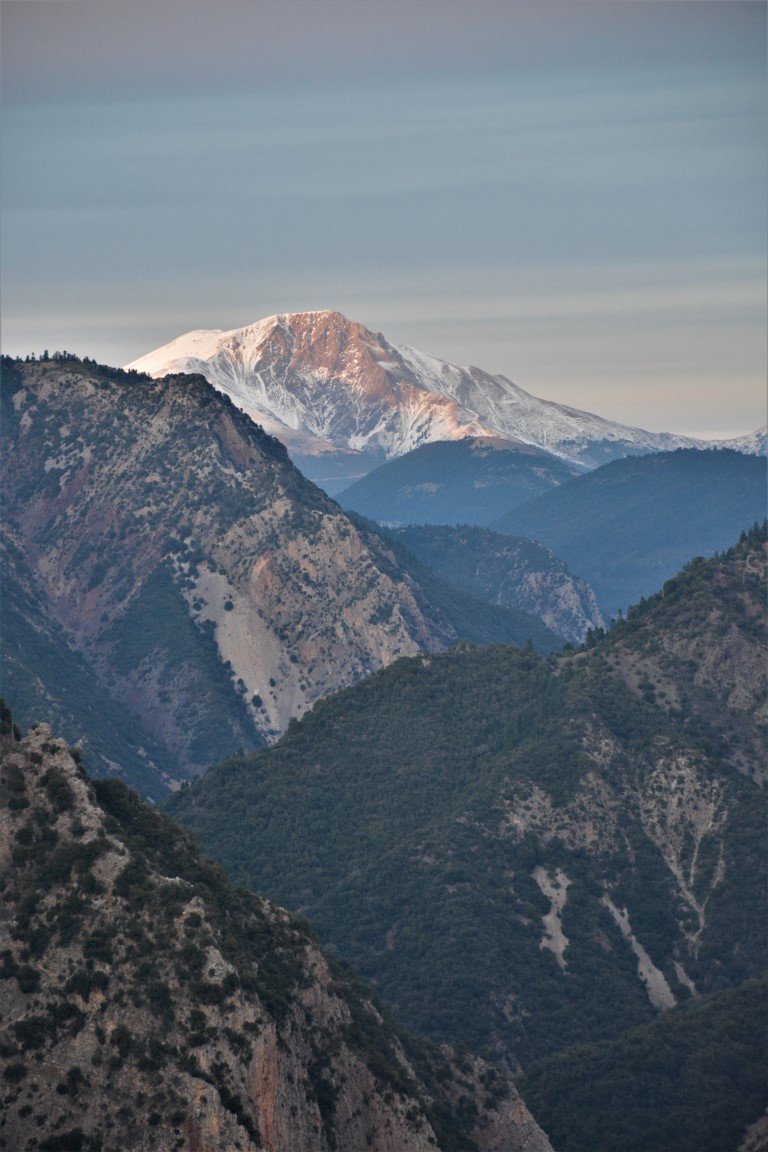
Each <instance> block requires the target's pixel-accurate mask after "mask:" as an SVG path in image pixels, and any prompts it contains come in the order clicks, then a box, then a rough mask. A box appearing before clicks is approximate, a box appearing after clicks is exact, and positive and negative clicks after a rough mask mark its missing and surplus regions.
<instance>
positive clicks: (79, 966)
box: [0, 703, 551, 1152]
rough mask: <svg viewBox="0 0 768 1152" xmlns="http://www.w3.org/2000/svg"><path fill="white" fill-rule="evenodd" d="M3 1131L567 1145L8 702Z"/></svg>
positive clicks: (11, 1134)
mask: <svg viewBox="0 0 768 1152" xmlns="http://www.w3.org/2000/svg"><path fill="white" fill-rule="evenodd" d="M0 877H1V880H2V884H3V902H2V909H1V910H0V925H1V926H2V932H3V937H2V938H3V951H2V954H1V955H0V1005H1V1006H2V1021H1V1022H0V1033H1V1034H2V1043H1V1044H0V1067H1V1068H2V1077H1V1078H0V1084H2V1088H0V1092H1V1093H2V1102H3V1124H2V1126H0V1145H2V1147H6V1148H9V1149H15V1148H20V1147H39V1148H41V1149H43V1150H46V1152H100V1150H101V1149H105V1150H106V1149H110V1148H113V1149H117V1148H119V1149H120V1152H142V1150H143V1152H146V1150H147V1149H152V1150H153V1152H172V1150H174V1149H178V1148H179V1147H184V1148H188V1149H190V1150H194V1152H232V1150H234V1149H240V1150H241V1152H256V1150H257V1149H264V1152H285V1149H288V1148H290V1149H292V1150H295V1152H360V1150H361V1149H362V1148H370V1149H372V1150H373V1152H430V1150H431V1149H434V1150H435V1152H439V1150H442V1152H459V1150H460V1152H465V1150H469V1149H473V1150H475V1152H493V1150H494V1149H496V1148H499V1147H504V1148H505V1149H509V1150H510V1152H551V1149H550V1145H549V1142H548V1141H547V1139H546V1137H545V1136H544V1134H543V1133H542V1132H541V1130H540V1129H539V1128H538V1126H537V1124H536V1123H535V1121H534V1120H533V1118H532V1117H531V1115H530V1113H529V1112H528V1110H527V1109H526V1107H525V1104H524V1103H523V1101H522V1100H521V1098H520V1097H519V1095H518V1093H517V1092H516V1090H515V1089H514V1087H513V1086H512V1085H511V1083H510V1082H509V1080H508V1078H506V1077H505V1076H503V1075H502V1074H500V1073H499V1072H498V1071H497V1070H496V1069H494V1068H492V1067H490V1066H489V1065H487V1064H485V1063H484V1062H482V1061H481V1060H479V1059H477V1058H475V1057H467V1058H460V1057H457V1056H456V1054H455V1053H452V1052H449V1051H448V1050H446V1049H443V1050H438V1049H437V1048H436V1047H435V1046H433V1045H425V1044H423V1043H422V1042H420V1041H411V1040H410V1039H408V1038H406V1037H401V1036H400V1035H399V1034H398V1033H397V1032H396V1031H395V1030H394V1029H393V1027H392V1026H391V1025H390V1024H389V1023H388V1022H387V1021H385V1020H384V1018H383V1016H382V1015H381V1013H380V1012H379V1011H378V1009H377V1008H376V1006H375V1004H374V1003H372V1002H371V1000H370V999H369V993H368V990H367V989H366V988H365V986H363V985H362V984H361V983H360V982H359V981H356V980H355V979H354V978H353V977H352V976H351V975H350V974H349V973H346V972H344V971H343V970H342V969H341V967H340V966H339V965H334V964H333V963H332V962H330V961H328V960H327V959H326V957H325V956H324V955H323V954H322V953H321V952H320V950H319V948H318V945H317V942H316V940H315V938H314V936H313V935H312V933H311V930H310V929H309V927H308V926H307V925H306V924H303V923H301V922H299V921H297V920H295V919H294V918H292V917H289V916H288V915H287V913H286V912H285V911H284V910H283V909H281V908H279V907H277V906H275V905H273V904H271V903H270V902H269V901H266V900H263V899H261V898H260V897H258V896H256V895H252V894H250V893H246V892H243V891H242V890H241V891H236V890H235V889H234V888H232V886H231V885H230V884H229V883H228V882H227V880H226V878H225V876H224V874H223V872H222V871H221V869H220V868H219V867H218V866H216V865H213V864H211V863H210V862H209V861H206V860H204V859H203V858H202V857H201V854H200V851H199V849H198V847H197V845H196V844H195V843H194V842H193V841H192V840H191V838H190V837H189V836H188V835H187V834H186V833H184V832H183V831H182V830H181V829H180V828H179V827H178V826H174V825H173V823H172V822H171V821H170V820H168V819H167V817H164V816H162V815H160V814H158V813H155V812H153V811H151V810H150V809H149V808H148V807H147V806H146V805H145V804H143V803H142V802H141V801H140V800H139V798H138V796H137V795H136V794H135V793H133V792H131V791H130V790H129V789H128V788H126V787H125V786H124V785H123V784H122V783H121V782H120V781H115V780H108V781H104V780H102V781H98V782H94V781H91V780H89V779H88V777H87V776H86V774H85V773H84V772H83V771H82V769H81V768H80V767H79V764H78V755H77V751H76V750H73V749H69V748H68V747H67V745H66V742H65V741H63V740H61V739H60V738H58V737H55V736H53V734H52V732H51V729H50V728H49V727H48V726H47V725H41V726H40V727H38V728H36V729H33V730H32V731H31V732H29V733H28V734H27V735H26V736H25V737H23V738H20V734H19V733H18V731H16V730H15V727H14V725H13V722H12V720H11V717H10V714H9V713H8V711H7V709H6V708H5V707H4V706H3V705H2V704H1V703H0Z"/></svg>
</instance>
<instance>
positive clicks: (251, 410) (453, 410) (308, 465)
mask: <svg viewBox="0 0 768 1152" xmlns="http://www.w3.org/2000/svg"><path fill="white" fill-rule="evenodd" d="M128 367H129V368H135V369H137V370H139V371H141V372H146V373H148V374H149V375H151V376H155V377H160V376H165V375H167V374H172V373H178V372H199V373H201V374H202V375H204V376H205V377H206V379H208V380H209V381H210V383H211V384H213V385H214V386H215V387H216V388H218V389H219V390H220V391H221V392H224V393H226V394H227V395H228V396H229V397H230V398H231V399H232V400H233V401H234V403H235V404H236V405H237V406H238V407H239V408H242V409H243V410H244V411H245V412H247V413H248V415H249V416H251V417H252V418H253V419H254V420H256V421H257V423H259V424H262V425H263V426H264V427H265V428H266V429H267V431H269V432H271V433H272V434H273V435H276V436H277V437H278V438H279V439H281V440H282V441H283V442H284V443H285V444H286V445H287V446H288V448H289V449H290V450H291V452H292V454H293V456H294V459H297V462H300V465H303V467H304V470H305V471H306V472H307V474H309V475H310V476H311V477H312V478H314V479H321V477H320V476H318V475H317V467H318V464H317V458H318V457H326V458H327V457H328V456H333V455H334V454H336V456H338V454H339V453H340V452H341V453H345V452H350V451H351V452H354V453H357V454H361V455H360V456H359V457H358V459H357V461H356V462H355V461H348V462H347V463H348V466H349V468H350V470H351V471H352V472H354V471H355V470H357V473H358V474H361V473H365V472H366V471H370V469H371V467H372V466H373V465H374V464H375V463H380V462H381V461H382V459H384V458H386V459H391V458H392V457H394V456H401V455H403V454H404V453H406V452H410V451H411V450H412V449H414V448H417V447H419V446H420V445H422V444H426V443H430V442H431V441H435V440H460V439H464V438H466V437H485V436H493V437H502V438H504V439H506V440H512V441H517V442H523V443H525V444H529V445H533V446H535V447H538V448H543V449H544V450H546V451H547V452H551V453H553V454H554V455H556V456H560V457H562V458H563V459H565V460H568V461H569V462H572V463H577V464H581V465H582V466H584V467H586V468H592V467H596V466H597V465H599V464H603V463H605V462H606V461H608V460H612V459H615V458H616V457H620V456H626V455H631V454H635V453H644V452H659V451H665V450H667V451H668V450H672V449H675V448H684V447H703V446H704V444H703V443H702V442H699V441H697V440H694V439H692V438H691V437H686V436H677V435H672V434H670V433H663V432H646V431H644V430H643V429H639V428H630V427H626V426H624V425H622V424H617V423H614V422H612V421H609V420H604V419H602V417H600V416H595V415H592V414H591V413H589V412H582V411H579V410H578V409H575V408H567V407H565V406H563V405H561V404H555V403H553V402H551V401H549V400H541V399H539V398H538V397H536V396H532V395H531V394H530V393H529V392H526V391H524V389H522V388H520V387H519V386H518V385H516V384H513V383H512V381H511V380H508V379H507V378H506V376H501V375H492V374H490V373H488V372H484V371H483V370H482V369H480V368H474V367H466V368H461V367H457V366H456V365H454V364H449V363H448V362H447V361H444V360H439V359H436V358H435V357H433V356H429V355H427V354H426V353H424V352H420V351H418V350H417V349H415V348H409V347H406V346H404V345H400V346H397V345H394V344H390V343H389V342H388V341H387V340H386V339H385V337H384V336H383V335H382V334H381V333H380V332H371V331H370V330H369V329H368V328H365V327H364V326H363V325H362V324H357V323H355V322H354V321H352V320H348V319H347V318H346V317H345V316H342V315H341V313H339V312H332V311H324V312H291V313H284V314H280V315H277V316H269V317H267V319H265V320H259V321H257V322H256V323H255V324H251V325H248V326H247V327H245V328H234V329H231V330H229V331H223V330H221V329H213V330H205V329H203V330H198V331H195V332H188V333H187V334H186V335H185V336H179V337H178V338H177V339H176V340H173V341H171V343H170V344H166V345H164V346H163V347H162V348H158V349H157V350H155V351H154V352H149V353H148V354H147V355H146V356H142V357H140V358H139V359H138V360H135V361H133V363H132V364H130V365H128ZM753 440H754V438H751V439H750V438H746V439H745V443H744V450H745V451H755V450H756V448H758V447H759V445H758V444H757V441H755V443H754V444H753V442H752V441H753ZM734 446H736V445H734ZM738 446H741V444H739V445H738ZM299 457H301V458H302V459H301V460H300V461H299V460H298V458H299ZM313 457H314V458H315V463H314V466H313V464H312V458H313ZM307 458H309V460H307ZM366 458H367V459H366ZM338 463H339V462H338V461H337V464H338ZM322 467H323V466H321V470H322ZM326 470H327V459H326Z"/></svg>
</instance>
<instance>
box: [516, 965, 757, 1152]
mask: <svg viewBox="0 0 768 1152" xmlns="http://www.w3.org/2000/svg"><path fill="white" fill-rule="evenodd" d="M766 1067H768V983H766V981H765V980H762V981H757V980H756V981H750V982H749V983H747V984H744V985H743V986H742V987H740V988H737V989H733V990H731V991H727V992H715V993H713V994H712V995H711V996H708V997H706V998H705V999H704V1000H700V1001H692V1002H690V1003H688V1004H682V1005H680V1006H679V1007H677V1008H673V1009H672V1011H670V1012H666V1013H664V1014H663V1015H662V1016H661V1017H659V1019H658V1020H654V1021H653V1022H652V1023H651V1024H645V1025H643V1026H642V1027H640V1028H635V1029H632V1030H631V1031H629V1032H627V1033H625V1034H624V1035H623V1036H621V1037H619V1039H618V1040H614V1041H612V1042H606V1043H602V1044H593V1045H580V1046H578V1047H576V1048H570V1049H568V1050H567V1051H565V1052H562V1053H560V1054H558V1055H557V1056H551V1057H549V1058H548V1059H547V1060H542V1061H540V1062H539V1063H538V1064H535V1065H533V1066H532V1067H531V1068H530V1069H529V1070H528V1072H527V1074H526V1076H525V1077H524V1078H523V1080H522V1081H521V1083H520V1088H521V1091H522V1092H523V1094H524V1095H525V1099H526V1101H527V1102H528V1104H529V1106H530V1107H531V1108H532V1110H533V1112H534V1114H535V1115H536V1117H537V1119H538V1120H539V1123H540V1124H542V1126H543V1127H544V1129H545V1130H546V1132H547V1134H548V1135H549V1137H550V1139H551V1140H552V1142H553V1144H554V1147H555V1148H556V1149H557V1152H616V1150H617V1149H619V1148H620V1149H621V1150H622V1152H732V1150H733V1149H735V1148H738V1147H739V1145H740V1144H741V1140H742V1138H743V1136H744V1132H745V1130H746V1128H747V1126H748V1125H749V1124H751V1123H752V1122H754V1120H755V1119H757V1117H758V1116H759V1115H760V1114H761V1112H762V1110H763V1108H764V1107H765V1100H766V1090H765V1069H766Z"/></svg>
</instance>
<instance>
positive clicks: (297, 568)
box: [3, 361, 455, 785]
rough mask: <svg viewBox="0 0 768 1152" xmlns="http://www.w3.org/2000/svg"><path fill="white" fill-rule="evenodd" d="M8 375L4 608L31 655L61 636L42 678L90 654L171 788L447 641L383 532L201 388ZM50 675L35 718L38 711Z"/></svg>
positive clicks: (133, 378) (64, 373)
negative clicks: (353, 517) (18, 623)
mask: <svg viewBox="0 0 768 1152" xmlns="http://www.w3.org/2000/svg"><path fill="white" fill-rule="evenodd" d="M3 377H4V378H3V390H4V411H5V425H6V460H5V467H4V495H5V508H4V512H5V517H6V525H7V527H6V540H5V543H6V548H7V552H6V556H7V563H8V566H9V568H11V569H12V570H13V572H14V573H15V574H16V575H15V577H14V579H15V583H14V588H16V587H17V585H18V588H19V589H20V590H19V591H18V594H14V596H13V597H12V598H11V599H12V603H10V604H9V605H8V607H7V612H8V613H9V614H11V615H13V614H14V613H15V614H16V615H20V616H21V617H23V618H24V620H25V622H26V627H27V636H26V639H25V640H24V642H23V644H22V647H24V648H25V649H27V650H28V649H29V648H30V646H31V645H32V642H33V640H34V637H35V636H38V635H39V629H38V627H37V623H36V620H37V618H38V617H39V618H43V617H44V618H45V619H46V620H48V621H50V622H51V627H52V628H53V627H55V628H58V629H59V631H60V636H59V637H58V639H57V640H56V644H58V649H57V651H58V652H59V654H58V655H55V654H54V653H53V649H52V647H51V645H52V644H53V641H52V640H51V637H50V636H47V638H46V641H45V642H46V644H47V645H48V648H47V649H46V651H47V652H48V656H47V658H46V659H47V663H48V665H49V666H51V667H49V669H48V670H49V671H50V670H51V668H53V667H58V666H59V665H60V663H61V659H62V657H61V655H60V650H62V649H64V648H68V649H70V650H71V651H73V652H74V653H76V654H77V655H78V656H79V657H80V658H81V659H82V660H84V661H85V663H86V665H87V666H88V669H89V670H90V672H89V674H90V675H91V676H92V677H95V679H96V681H97V682H98V684H99V686H100V690H101V691H102V692H106V693H107V694H108V695H109V696H110V697H111V699H112V700H113V702H114V703H115V706H116V707H117V708H119V709H121V710H122V711H123V713H127V714H129V715H133V716H134V717H135V724H136V726H137V728H138V729H140V730H143V733H144V737H143V743H142V739H141V738H140V739H137V744H138V745H139V752H138V754H137V755H138V756H139V758H140V757H142V756H143V757H144V760H145V762H146V763H148V764H149V763H150V762H151V764H152V765H154V768H155V770H156V774H157V775H164V777H165V779H166V782H168V783H171V785H172V784H173V775H174V774H176V773H180V774H181V776H182V777H183V776H187V775H190V774H194V773H195V772H196V771H199V770H200V769H201V768H203V767H204V766H205V765H207V764H208V763H210V762H211V761H212V760H214V759H216V758H218V757H219V756H220V755H221V754H222V751H227V750H228V751H234V750H235V749H236V748H237V747H238V746H240V747H245V748H248V747H250V748H253V747H256V746H258V745H259V744H262V743H264V742H265V740H266V741H270V740H272V739H274V738H275V737H276V736H277V735H279V734H280V732H282V731H283V730H284V729H285V727H286V726H287V724H288V721H289V720H290V718H291V717H293V716H299V715H301V713H302V712H303V711H304V710H305V709H306V708H307V707H308V706H309V705H310V704H312V703H313V702H314V701H316V700H318V699H319V698H321V697H323V696H325V695H327V694H328V693H329V692H331V691H334V690H336V689H338V688H340V687H343V686H345V685H347V684H351V683H353V682H354V681H356V680H358V679H360V678H361V677H363V676H365V675H367V674H368V673H370V672H371V671H374V670H375V669H377V668H380V667H382V666H384V665H386V664H388V663H389V662H390V661H391V660H393V659H395V658H396V657H398V656H401V655H412V654H415V653H416V652H418V651H420V650H422V649H431V648H436V647H440V646H442V645H444V644H446V643H450V642H451V641H452V640H453V639H455V634H454V633H453V632H452V630H451V628H450V626H447V625H446V624H445V622H444V621H442V620H438V619H437V618H436V616H435V615H434V614H433V615H431V614H430V612H429V609H428V608H426V607H425V604H424V598H423V597H422V596H420V595H419V591H418V589H417V587H416V586H415V584H414V581H413V580H412V579H411V578H410V577H409V576H408V574H407V573H406V572H404V571H403V570H402V569H401V568H400V567H399V566H398V564H397V562H396V561H395V559H394V557H393V556H392V554H391V553H390V552H388V550H387V548H386V547H385V546H384V545H383V544H382V543H381V541H380V540H379V539H378V537H376V536H374V535H371V534H366V533H365V532H363V531H361V530H360V529H358V528H356V527H355V526H354V525H353V524H352V523H351V522H350V520H349V519H348V518H347V517H346V516H345V515H344V514H343V513H342V511H341V510H340V509H339V508H338V506H337V505H335V504H334V503H333V502H332V501H330V500H329V499H328V498H327V497H326V496H325V495H324V494H323V493H321V492H320V491H319V489H317V488H315V487H314V486H313V485H312V484H310V483H309V482H307V481H306V480H304V478H303V477H302V476H301V475H300V474H299V473H298V472H297V471H296V469H295V468H294V467H293V466H292V465H291V464H290V461H289V460H288V458H287V455H286V453H285V450H284V449H283V447H282V446H281V445H280V444H279V443H278V442H277V441H275V440H273V439H272V438H271V437H269V436H267V435H265V434H264V433H263V432H262V431H261V429H259V428H257V427H256V426H255V425H254V424H253V423H252V422H251V421H250V420H249V419H248V418H247V417H245V416H244V415H243V414H242V413H240V412H238V411H237V410H236V409H235V408H234V407H233V406H232V404H231V403H230V402H229V401H228V400H227V399H226V398H225V397H222V396H220V395H219V394H218V393H216V392H215V391H214V390H213V389H212V388H211V387H210V386H209V385H208V384H207V383H206V382H205V381H204V380H202V379H201V378H199V377H198V378H191V377H188V376H185V377H179V378H177V379H165V380H164V381H162V382H156V381H153V380H150V379H149V378H147V377H139V376H137V375H136V374H133V375H130V374H126V373H122V372H120V371H118V370H114V369H100V368H97V367H96V366H95V365H92V364H90V363H79V362H75V363H68V362H64V363H39V364H24V365H22V364H17V363H14V362H10V361H9V362H7V364H6V365H5V371H4V374H3ZM22 568H23V574H22ZM39 643H42V640H39ZM38 656H39V654H38ZM44 664H45V660H43V659H40V658H38V659H37V661H36V666H35V668H34V669H32V670H31V671H30V672H29V675H30V676H31V677H33V678H34V677H37V678H42V682H43V689H42V690H41V692H40V693H38V698H39V699H40V701H41V705H42V707H41V714H40V715H39V716H33V717H30V719H37V718H39V719H46V718H47V715H48V712H47V706H46V696H47V695H48V696H50V692H46V690H45V686H46V683H47V682H46V668H45V667H44ZM73 675H74V673H73ZM69 680H70V687H71V683H72V678H71V677H70V678H69ZM93 691H95V688H93V689H91V688H87V687H81V688H80V689H79V694H80V697H81V700H80V706H81V707H82V706H83V704H84V701H83V699H82V698H83V697H86V698H88V697H90V695H92V692H93ZM117 726H118V725H117V721H116V722H115V727H117ZM84 735H86V733H84ZM93 735H94V734H93V733H92V738H93ZM158 745H159V746H160V748H161V750H162V749H165V754H166V763H165V764H164V763H163V762H162V755H161V756H160V757H158V755H157V754H156V751H155V749H156V746H158ZM110 757H111V759H112V760H117V759H119V756H118V755H117V754H116V752H115V751H112V752H107V753H105V754H103V755H102V762H101V764H100V765H99V767H100V768H101V769H106V770H111V771H114V770H115V768H116V764H114V763H112V764H110V763H109V762H105V759H106V761H109V759H110ZM158 759H159V760H160V763H159V764H158ZM124 763H125V762H124V761H123V765H124ZM173 765H175V766H176V767H175V768H174V767H173ZM133 779H136V776H135V775H134V777H133Z"/></svg>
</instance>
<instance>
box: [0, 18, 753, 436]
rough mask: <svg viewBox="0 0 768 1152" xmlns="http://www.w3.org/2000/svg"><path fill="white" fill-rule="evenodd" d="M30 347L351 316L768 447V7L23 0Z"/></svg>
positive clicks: (544, 386) (107, 355)
mask: <svg viewBox="0 0 768 1152" xmlns="http://www.w3.org/2000/svg"><path fill="white" fill-rule="evenodd" d="M2 32H3V75H4V99H3V111H4V123H3V138H2V141H3V186H2V188H3V191H2V206H3V236H2V239H3V246H2V255H3V266H4V271H3V281H2V304H3V347H4V349H5V350H6V351H8V352H11V353H17V352H21V353H24V352H27V351H31V350H40V349H41V348H43V347H46V346H47V347H49V348H51V349H53V348H57V347H59V348H61V347H67V348H69V349H71V350H74V351H77V352H80V353H81V354H88V355H92V356H96V357H98V358H100V359H102V360H105V361H107V362H109V363H124V362H126V361H128V360H130V359H132V358H134V357H135V356H138V355H140V354H141V353H143V352H146V351H149V350H150V349H151V348H153V347H155V346H157V345H158V344H161V343H164V342H165V341H167V340H169V339H172V338H173V337H174V336H177V335H179V334H180V333H181V332H184V331H187V330H189V329H191V328H197V327H234V326H238V325H241V324H246V323H248V322H250V321H252V320H255V319H257V318H259V317H261V316H264V315H268V314H270V313H273V312H276V311H299V310H303V309H313V308H324V307H331V308H338V309H340V310H341V311H343V312H345V313H346V314H347V315H349V316H351V317H353V318H354V319H357V320H361V321H362V322H363V323H366V324H368V325H369V326H371V327H373V328H375V329H379V330H381V331H383V332H384V333H385V335H387V336H388V337H389V338H390V339H391V340H393V341H395V342H403V343H411V344H414V345H416V346H417V347H421V348H423V349H425V350H426V351H428V352H432V353H434V354H436V355H439V356H442V357H444V358H446V359H450V360H454V361H456V362H459V363H475V364H479V365H480V366H482V367H484V368H487V369H489V370H491V371H499V372H504V373H505V374H507V375H508V376H510V377H511V378H512V379H514V380H515V381H516V382H517V383H519V384H521V385H522V386H523V387H526V388H529V389H530V390H531V391H533V392H536V393H538V394H539V395H543V396H547V397H549V398H552V399H556V400H560V401H562V402H565V403H569V404H572V405H575V406H578V407H585V408H589V409H592V410H594V411H598V412H600V413H601V414H603V415H606V416H610V417H612V418H614V419H620V420H623V421H625V422H628V423H635V424H641V425H643V426H645V427H649V428H655V429H662V428H665V429H670V430H674V431H680V432H690V433H693V434H701V435H737V434H739V433H741V432H745V431H749V430H751V429H753V428H755V427H757V426H758V425H759V424H761V423H763V422H765V372H766V363H765V359H766V334H765V330H766V319H765V309H766V305H765V293H766V289H765V281H766V145H765V138H766V114H765V64H764V57H765V6H764V5H763V4H758V3H746V4H742V3H738V2H730V0H729V2H724V3H719V2H717V0H711V2H705V3H697V2H684V3H683V2H672V3H667V2H665V0H658V2H653V0H642V2H639V3H636V2H634V0H626V2H625V0H609V2H603V3H593V2H589V3H581V2H580V0H568V2H565V3H560V2H555V0H536V2H535V3H529V2H528V0H520V2H518V3H515V2H514V0H512V2H510V0H505V2H496V0H487V2H486V0H469V2H463V0H434V2H433V0H408V2H407V3H406V2H402V3H401V2H400V0H388V2H386V3H379V2H378V0H367V2H366V0H310V2H304V0H295V2H293V3H292V2H291V0H281V2H280V3H272V2H271V0H260V2H250V0H223V2H218V3H208V2H203V0H201V2H197V0H183V2H177V0H155V2H154V3H130V2H128V0H125V2H121V3H103V2H98V3H92V2H90V0H87V2H71V0H57V2H55V3H48V2H47V0H35V2H30V0H20V2H14V0H5V2H4V3H3V4H2Z"/></svg>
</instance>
